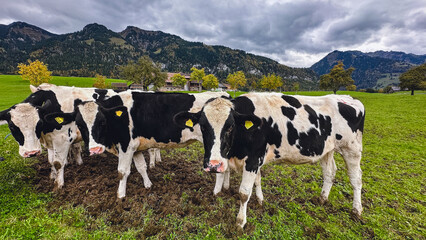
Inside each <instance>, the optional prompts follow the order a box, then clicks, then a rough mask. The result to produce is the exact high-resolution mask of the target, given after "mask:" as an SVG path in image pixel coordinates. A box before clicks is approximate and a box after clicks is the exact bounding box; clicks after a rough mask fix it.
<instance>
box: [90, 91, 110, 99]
mask: <svg viewBox="0 0 426 240" xmlns="http://www.w3.org/2000/svg"><path fill="white" fill-rule="evenodd" d="M107 93H108V90H106V89H95V93H94V94H93V95H92V97H93V99H95V100H96V101H99V100H103V99H104V98H105V96H106V95H107Z"/></svg>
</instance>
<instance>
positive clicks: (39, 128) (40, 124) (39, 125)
mask: <svg viewBox="0 0 426 240" xmlns="http://www.w3.org/2000/svg"><path fill="white" fill-rule="evenodd" d="M43 125H44V123H43V121H38V123H37V125H36V129H35V131H36V136H37V138H38V139H40V137H41V133H42V132H43Z"/></svg>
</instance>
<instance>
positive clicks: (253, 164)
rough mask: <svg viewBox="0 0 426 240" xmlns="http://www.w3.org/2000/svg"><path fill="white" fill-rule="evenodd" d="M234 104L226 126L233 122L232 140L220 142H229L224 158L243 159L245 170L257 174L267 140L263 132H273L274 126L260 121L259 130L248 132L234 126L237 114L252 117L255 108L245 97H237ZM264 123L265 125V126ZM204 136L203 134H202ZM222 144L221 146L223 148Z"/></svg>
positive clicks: (272, 139)
mask: <svg viewBox="0 0 426 240" xmlns="http://www.w3.org/2000/svg"><path fill="white" fill-rule="evenodd" d="M232 102H233V104H234V110H233V111H232V112H231V114H230V116H229V117H228V120H227V124H226V126H228V125H230V123H231V122H234V123H233V125H234V127H233V130H232V134H231V136H232V138H229V139H230V140H232V139H233V140H232V141H230V140H225V139H222V141H224V140H225V141H230V142H231V143H230V144H231V148H230V151H229V153H228V156H226V158H228V159H229V158H231V157H236V158H237V159H244V158H245V157H247V159H246V160H245V162H246V170H247V171H250V172H257V171H258V169H259V167H260V166H261V165H263V161H264V159H263V157H264V155H265V148H266V144H267V139H266V138H265V134H264V133H263V132H264V131H266V130H268V131H271V132H273V131H274V129H276V128H275V126H272V121H271V122H267V121H265V120H262V122H263V123H262V124H261V127H260V128H255V129H250V130H249V131H248V130H247V129H246V128H245V127H244V125H242V124H235V117H238V114H245V115H254V110H255V106H254V104H253V102H252V101H251V100H250V99H249V98H247V97H244V96H243V97H237V98H235V99H233V100H232ZM265 122H266V123H267V124H265ZM226 131H229V129H228V127H224V128H223V129H222V134H223V132H226ZM203 135H204V134H203ZM270 141H271V142H274V141H275V140H274V137H273V138H271V139H270ZM225 145H226V144H224V143H223V142H222V146H225Z"/></svg>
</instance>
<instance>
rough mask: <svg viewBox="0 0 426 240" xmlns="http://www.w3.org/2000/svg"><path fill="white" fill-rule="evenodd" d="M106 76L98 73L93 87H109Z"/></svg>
mask: <svg viewBox="0 0 426 240" xmlns="http://www.w3.org/2000/svg"><path fill="white" fill-rule="evenodd" d="M105 80H106V77H105V76H102V75H100V74H96V76H95V79H93V87H95V88H101V89H105V88H108V84H107V83H106V82H105Z"/></svg>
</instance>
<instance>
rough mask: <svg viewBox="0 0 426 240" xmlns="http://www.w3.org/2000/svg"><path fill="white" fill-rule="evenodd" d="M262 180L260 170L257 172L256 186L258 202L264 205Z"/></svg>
mask: <svg viewBox="0 0 426 240" xmlns="http://www.w3.org/2000/svg"><path fill="white" fill-rule="evenodd" d="M261 179H262V176H261V174H260V169H259V171H258V172H257V175H256V180H255V181H254V184H255V185H256V197H257V201H258V202H259V204H260V205H262V202H263V193H262V184H261Z"/></svg>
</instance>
